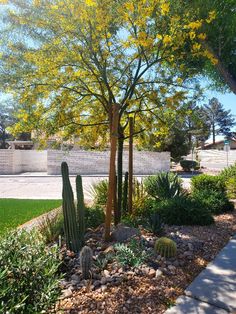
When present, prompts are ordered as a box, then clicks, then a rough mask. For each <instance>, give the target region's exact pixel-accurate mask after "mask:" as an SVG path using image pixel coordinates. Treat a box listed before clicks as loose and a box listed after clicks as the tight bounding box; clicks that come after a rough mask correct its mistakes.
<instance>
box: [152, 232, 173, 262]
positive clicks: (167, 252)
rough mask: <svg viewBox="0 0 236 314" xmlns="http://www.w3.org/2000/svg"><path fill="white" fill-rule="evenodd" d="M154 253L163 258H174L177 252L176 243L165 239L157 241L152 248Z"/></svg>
mask: <svg viewBox="0 0 236 314" xmlns="http://www.w3.org/2000/svg"><path fill="white" fill-rule="evenodd" d="M154 249H155V251H156V252H157V253H158V254H160V255H161V256H163V257H165V258H170V257H174V256H175V255H176V252H177V247H176V243H175V242H174V241H173V240H171V239H169V238H166V237H162V238H160V239H158V240H157V241H156V243H155V247H154Z"/></svg>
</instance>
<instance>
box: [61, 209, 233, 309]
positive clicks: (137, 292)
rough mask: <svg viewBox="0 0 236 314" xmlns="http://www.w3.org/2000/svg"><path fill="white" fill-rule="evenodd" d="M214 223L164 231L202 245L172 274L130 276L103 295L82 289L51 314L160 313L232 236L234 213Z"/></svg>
mask: <svg viewBox="0 0 236 314" xmlns="http://www.w3.org/2000/svg"><path fill="white" fill-rule="evenodd" d="M215 222H216V223H215V225H212V226H193V227H191V226H180V227H176V226H173V227H167V230H166V231H167V236H168V234H169V233H172V234H173V233H175V234H176V233H177V234H179V233H180V234H181V235H182V237H184V238H186V239H188V238H196V239H198V240H200V241H204V246H203V248H204V249H201V250H199V251H197V252H195V253H194V258H193V259H191V260H189V261H188V260H187V262H186V264H185V265H184V266H182V267H180V266H178V267H176V271H175V273H174V274H164V275H162V276H160V277H158V278H148V276H141V277H137V276H134V277H132V278H127V280H126V281H123V282H122V283H121V284H120V285H118V286H115V287H114V286H113V287H112V286H110V287H109V286H108V288H107V290H106V291H104V292H101V291H100V290H98V291H96V290H95V291H89V292H87V291H86V288H82V289H81V290H79V291H73V295H72V296H71V297H69V298H66V299H63V300H60V301H59V302H58V304H57V306H56V311H55V313H60V314H62V313H65V314H75V313H81V314H86V313H89V314H98V313H99V314H106V313H109V314H110V313H114V314H115V313H117V314H118V313H120V314H121V313H132V314H135V313H143V314H149V313H150V314H151V313H152V314H153V313H157V314H162V313H164V312H165V310H166V309H167V308H168V307H169V306H170V305H173V304H174V301H175V299H176V298H177V297H178V296H179V295H181V294H183V292H184V289H185V288H186V287H187V286H188V285H189V284H190V282H192V281H193V279H194V278H195V277H196V276H197V275H198V274H199V273H200V272H201V270H202V269H203V268H204V267H206V265H207V264H208V263H209V261H210V260H212V259H214V257H215V256H216V255H217V253H218V252H219V251H220V250H221V249H222V248H223V247H224V246H225V245H226V243H227V242H228V241H229V239H230V238H231V236H232V235H233V234H235V233H236V211H234V212H232V213H228V214H223V215H219V216H216V217H215Z"/></svg>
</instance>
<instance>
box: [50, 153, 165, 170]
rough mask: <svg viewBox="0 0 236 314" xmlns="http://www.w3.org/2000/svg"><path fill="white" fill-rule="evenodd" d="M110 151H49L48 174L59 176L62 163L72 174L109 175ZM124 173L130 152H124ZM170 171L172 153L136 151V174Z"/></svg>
mask: <svg viewBox="0 0 236 314" xmlns="http://www.w3.org/2000/svg"><path fill="white" fill-rule="evenodd" d="M109 156H110V153H109V151H104V152H96V151H83V150H77V151H70V152H63V151H57V150H50V151H48V162H47V164H48V174H50V175H58V174H60V172H61V162H62V161H66V162H67V163H68V165H69V170H70V174H82V175H86V174H108V169H109ZM123 165H124V172H125V171H127V170H128V152H127V151H125V152H124V161H123ZM169 170H170V153H169V152H163V153H157V152H146V151H145V152H144V151H134V174H154V173H156V172H158V171H169Z"/></svg>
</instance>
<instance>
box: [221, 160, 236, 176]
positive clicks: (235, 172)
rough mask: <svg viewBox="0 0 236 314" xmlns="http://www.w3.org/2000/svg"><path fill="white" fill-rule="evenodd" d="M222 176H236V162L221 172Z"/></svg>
mask: <svg viewBox="0 0 236 314" xmlns="http://www.w3.org/2000/svg"><path fill="white" fill-rule="evenodd" d="M220 176H221V177H222V178H223V179H224V180H227V179H229V178H236V163H235V164H234V165H231V166H229V167H227V168H225V169H223V170H222V171H221V172H220Z"/></svg>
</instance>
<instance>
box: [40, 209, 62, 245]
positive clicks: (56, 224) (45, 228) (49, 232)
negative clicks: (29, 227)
mask: <svg viewBox="0 0 236 314" xmlns="http://www.w3.org/2000/svg"><path fill="white" fill-rule="evenodd" d="M63 223H64V219H63V214H62V212H61V211H60V212H57V213H55V214H52V215H50V216H49V215H47V216H46V217H45V218H44V219H43V220H42V222H41V223H40V225H39V232H40V233H41V234H42V235H43V237H44V239H45V241H46V243H51V242H54V241H56V240H57V239H58V238H59V235H63V234H64V230H63Z"/></svg>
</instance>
